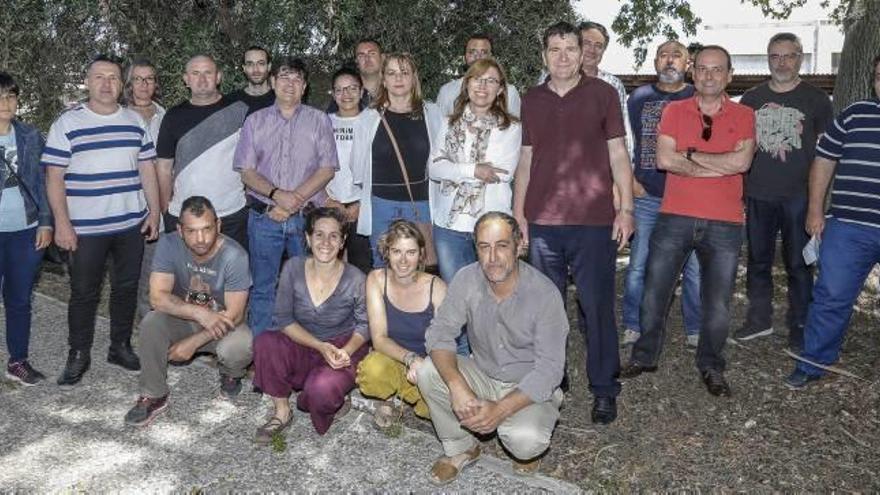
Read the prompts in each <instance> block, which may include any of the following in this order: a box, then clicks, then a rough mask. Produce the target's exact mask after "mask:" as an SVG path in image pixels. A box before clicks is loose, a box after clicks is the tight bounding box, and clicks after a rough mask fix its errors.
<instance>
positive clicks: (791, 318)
mask: <svg viewBox="0 0 880 495" xmlns="http://www.w3.org/2000/svg"><path fill="white" fill-rule="evenodd" d="M802 60H803V48H802V46H801V40H800V39H799V38H798V37H797V36H796V35H794V34H792V33H778V34H776V35H774V36H773V37H772V38H770V42H769V43H768V45H767V62H768V65H769V67H770V80H769V81H767V82H766V83H764V84H761V85H759V86H757V87H755V88H752V89H751V90H749V91H748V92H746V94H745V95H743V97H742V100H740V103H742V104H744V105H747V106H749V107H751V108H752V109H754V110H755V133H756V138H757V150H756V152H755V157H754V159H753V160H752V167H751V169H749V173H748V176H747V178H746V236H747V245H748V253H749V261H748V269H747V272H746V273H747V275H746V280H747V282H746V293H747V294H748V298H749V309H748V312H747V316H746V321H745V323H744V324H743V326H742V327H741V328H740V329H739V330H737V331H736V333H735V334H734V338H735V339H736V340H738V341H748V340H751V339H754V338H758V337H763V336H767V335H770V334H772V333H773V276H772V270H773V260H774V258H775V257H776V236H777V235H778V234H779V232H780V231H781V233H782V259H783V261H784V262H785V272H786V275H788V313H787V316H786V325H787V326H788V346H789V348H791V349H792V350H793V351H794V352H800V349H801V348H802V347H803V340H804V324H805V323H806V321H807V308H808V306H809V304H810V294H811V292H812V291H813V273H812V270H811V269H810V267H809V266H808V265H807V264H806V262H805V261H804V257H803V255H802V253H803V249H804V246H806V245H807V242H809V240H810V237H809V236H808V235H807V231H806V230H805V228H804V225H805V224H806V220H807V177H808V175H809V170H810V163H811V162H812V161H813V156H814V155H815V153H816V141H817V140H818V138H819V136H820V135H821V133H822V132H823V131H824V130H825V128H826V127H827V126H828V123H829V122H831V120H832V119H833V118H834V110H833V108H832V107H831V100H830V99H829V98H828V95H826V94H825V92H823V91H822V90H820V89H819V88H817V87H815V86H813V85H811V84H809V83H807V82H805V81H801V78H800V68H801V62H802Z"/></svg>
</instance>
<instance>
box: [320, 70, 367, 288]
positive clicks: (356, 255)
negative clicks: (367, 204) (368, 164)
mask: <svg viewBox="0 0 880 495" xmlns="http://www.w3.org/2000/svg"><path fill="white" fill-rule="evenodd" d="M331 81H332V84H333V86H332V88H331V89H330V96H332V97H333V102H334V103H335V104H336V105H335V108H336V111H335V112H333V113H331V114H329V115H330V121H331V122H332V124H333V137H334V138H335V140H336V153H337V155H338V156H339V170H337V171H336V175H335V176H334V177H333V180H331V181H330V183H329V184H327V196H328V199H327V202H326V203H325V204H326V205H327V206H332V207H334V208H337V209H339V210H340V211H341V212H342V213H343V215H345V220H346V221H347V222H348V226H347V228H348V232H349V234H348V237H347V238H346V240H345V254H346V259H347V260H348V262H349V263H351V264H352V265H354V266H356V267H358V268H359V269H360V270H361V271H362V272H364V273H365V274H366V273H369V272H370V268H371V267H372V266H373V257H372V254H371V253H370V239H369V238H368V237H367V236H364V235H361V234H358V233H357V232H356V231H357V219H358V213H359V211H360V195H361V188H360V186H358V185H356V184H355V183H354V180H353V177H352V175H351V145H352V142H353V138H354V123H355V121H356V120H357V117H358V115H360V113H361V108H360V101H361V94H362V92H363V83H362V81H361V76H360V74H358V73H357V71H355V70H354V69H352V68H348V67H343V68H341V69H339V70H337V71H336V72H335V73H334V74H333V77H332V78H331Z"/></svg>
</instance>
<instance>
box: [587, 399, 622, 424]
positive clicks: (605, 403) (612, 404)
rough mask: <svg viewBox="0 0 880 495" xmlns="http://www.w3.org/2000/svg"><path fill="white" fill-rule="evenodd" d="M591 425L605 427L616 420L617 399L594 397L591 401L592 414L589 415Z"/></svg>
mask: <svg viewBox="0 0 880 495" xmlns="http://www.w3.org/2000/svg"><path fill="white" fill-rule="evenodd" d="M590 419H592V420H593V423H596V424H600V425H607V424H609V423H611V422H613V421H614V420H615V419H617V398H615V397H596V398H595V399H593V412H592V413H591V414H590Z"/></svg>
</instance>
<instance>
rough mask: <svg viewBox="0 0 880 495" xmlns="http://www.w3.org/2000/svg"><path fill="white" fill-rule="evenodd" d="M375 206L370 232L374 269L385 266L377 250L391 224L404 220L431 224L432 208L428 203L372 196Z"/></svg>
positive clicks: (371, 199)
mask: <svg viewBox="0 0 880 495" xmlns="http://www.w3.org/2000/svg"><path fill="white" fill-rule="evenodd" d="M370 201H371V202H372V205H373V229H372V232H370V249H371V250H372V251H373V268H382V267H383V266H385V260H383V259H382V255H381V254H380V253H379V250H378V249H377V247H376V246H377V245H378V244H379V238H380V237H381V236H382V234H384V233H385V231H386V230H388V226H389V225H391V222H393V221H395V220H397V219H399V218H402V219H404V220H409V221H411V222H414V223H430V222H431V208H430V206H428V202H427V201H416V202H415V204H413V203H412V202H410V201H393V200H390V199H382V198H379V197H377V196H371V197H370Z"/></svg>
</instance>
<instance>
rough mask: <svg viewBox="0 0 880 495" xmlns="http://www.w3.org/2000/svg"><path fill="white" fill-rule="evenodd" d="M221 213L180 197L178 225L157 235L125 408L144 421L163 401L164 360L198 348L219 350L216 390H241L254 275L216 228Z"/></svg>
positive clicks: (129, 418) (134, 421) (201, 200)
mask: <svg viewBox="0 0 880 495" xmlns="http://www.w3.org/2000/svg"><path fill="white" fill-rule="evenodd" d="M220 222H221V221H220V219H218V218H217V212H216V211H215V210H214V206H213V205H212V204H211V202H210V201H209V200H208V199H207V198H205V197H203V196H191V197H189V198H187V199H186V200H184V201H183V204H182V205H181V208H180V220H179V222H178V224H177V232H174V233H172V234H169V235H166V236H164V237H162V238H161V239H160V240H159V245H158V246H157V248H156V255H155V257H154V258H153V269H152V273H151V274H150V304H151V305H152V306H153V308H154V310H153V311H150V312H149V313H147V316H145V317H144V319H143V320H141V324H140V328H139V330H140V350H141V366H142V368H141V374H140V379H139V384H138V385H139V388H140V396H139V397H138V399H137V402H136V403H135V405H134V407H132V408H131V410H130V411H129V412H128V414H126V415H125V422H126V423H127V424H129V425H134V426H146V425H148V424H149V423H150V422H151V421H152V420H153V419H154V418H155V417H156V416H157V415H158V414H159V413H161V412H162V411H164V410H165V409H166V408H167V407H168V396H169V389H168V383H167V377H168V361H174V362H186V361H189V360H190V359H192V357H193V355H194V354H195V353H196V352H197V351H202V352H210V353H213V354H216V355H217V363H218V368H219V371H220V395H221V397H223V398H226V399H231V398H233V397H235V396H237V395H238V393H239V392H241V378H242V377H243V376H244V374H245V371H246V369H247V366H248V364H250V362H251V357H252V354H253V353H252V347H251V331H250V329H248V327H247V325H245V324H244V314H245V313H244V310H245V307H246V306H247V299H248V289H250V286H251V276H250V272H249V271H248V257H247V252H246V251H245V250H244V248H242V247H241V246H240V245H239V244H238V243H237V242H235V241H234V240H233V239H232V238H231V237H227V236H225V235H223V234H221V233H220Z"/></svg>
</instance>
